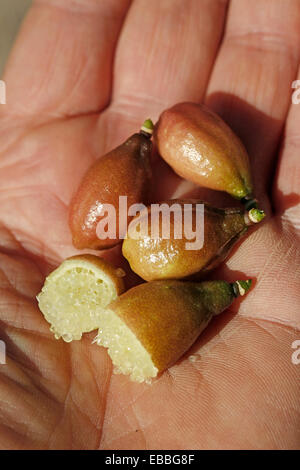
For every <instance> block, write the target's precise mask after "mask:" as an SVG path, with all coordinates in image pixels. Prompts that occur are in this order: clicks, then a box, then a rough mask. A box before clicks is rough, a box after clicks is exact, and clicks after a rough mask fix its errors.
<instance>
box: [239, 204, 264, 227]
mask: <svg viewBox="0 0 300 470" xmlns="http://www.w3.org/2000/svg"><path fill="white" fill-rule="evenodd" d="M265 217H266V213H265V211H263V210H261V209H255V208H253V209H250V211H248V212H245V214H244V219H245V224H246V225H248V226H249V225H253V224H258V223H259V222H261V221H262V220H263V219H264V218H265Z"/></svg>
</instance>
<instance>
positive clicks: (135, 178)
mask: <svg viewBox="0 0 300 470" xmlns="http://www.w3.org/2000/svg"><path fill="white" fill-rule="evenodd" d="M151 151H152V143H151V141H150V140H149V138H148V137H147V136H145V135H144V134H143V133H137V134H134V135H132V136H131V137H130V138H129V139H128V140H126V142H124V143H123V144H122V145H120V146H119V147H117V148H115V149H114V150H112V151H111V152H109V153H107V154H106V155H104V156H102V157H101V158H99V159H98V160H97V161H96V162H95V163H94V164H93V165H92V166H91V167H90V168H89V170H88V171H87V173H86V174H85V176H84V177H83V179H82V181H81V183H80V186H79V188H78V190H77V192H76V194H75V195H74V197H73V199H72V201H71V205H70V212H69V226H70V229H71V233H72V240H73V245H74V246H75V247H76V248H79V249H84V248H90V249H103V248H110V247H112V246H114V245H116V244H118V243H119V242H120V237H119V236H118V235H119V224H118V221H119V210H118V208H119V196H127V198H128V199H127V204H128V207H129V206H130V205H131V204H135V203H141V202H143V201H144V200H145V198H146V196H147V192H148V186H149V181H150V177H151V170H150V163H149V160H150V156H151ZM103 204H112V205H113V206H114V207H115V209H116V222H117V226H116V229H117V230H116V238H114V239H105V240H101V239H99V238H98V236H97V233H96V228H97V224H98V222H99V221H100V220H101V218H102V217H103V216H102V217H101V216H100V215H99V210H101V207H102V205H103ZM129 220H130V219H127V225H128V223H129ZM125 231H126V227H125Z"/></svg>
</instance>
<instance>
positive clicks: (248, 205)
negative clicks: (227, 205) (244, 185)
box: [241, 194, 257, 211]
mask: <svg viewBox="0 0 300 470" xmlns="http://www.w3.org/2000/svg"><path fill="white" fill-rule="evenodd" d="M241 203H242V204H244V206H245V209H246V210H247V211H249V210H250V209H253V208H254V209H257V199H255V198H253V197H252V196H251V195H250V194H249V195H248V196H245V197H243V198H242V199H241Z"/></svg>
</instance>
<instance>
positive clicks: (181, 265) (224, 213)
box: [122, 199, 248, 281]
mask: <svg viewBox="0 0 300 470" xmlns="http://www.w3.org/2000/svg"><path fill="white" fill-rule="evenodd" d="M164 204H167V205H168V206H169V207H170V206H172V205H173V204H179V207H181V208H183V207H184V204H191V207H192V210H193V213H195V211H196V207H197V204H203V205H204V241H203V246H202V248H200V249H197V250H190V249H186V243H187V242H191V240H188V239H187V238H186V237H185V236H184V230H182V234H183V237H182V238H181V239H179V238H175V237H174V233H175V231H174V222H175V223H177V222H178V219H177V221H176V219H175V217H172V216H171V218H170V220H171V227H170V238H169V239H164V238H163V237H162V236H161V231H160V232H159V237H158V238H153V237H152V236H151V227H150V220H151V211H152V210H153V208H151V206H149V207H148V208H147V210H146V211H145V212H144V213H143V216H144V217H148V221H149V226H148V229H147V230H146V231H145V232H144V231H142V230H141V232H140V236H139V238H135V237H134V236H132V237H131V236H130V233H131V225H130V226H129V228H128V232H127V238H126V239H125V240H124V242H123V247H122V251H123V255H124V256H125V258H126V259H127V261H128V262H129V264H130V266H131V269H132V270H133V271H134V272H135V273H137V274H138V275H139V276H140V277H142V278H143V279H144V280H146V281H151V280H156V279H181V278H184V277H188V276H191V275H193V274H195V273H199V272H200V271H201V272H207V271H210V270H211V269H213V268H215V267H216V266H217V265H218V264H220V263H221V262H222V261H223V260H224V258H225V257H226V256H227V255H228V253H229V252H230V250H231V248H232V247H233V245H234V244H235V243H236V241H237V240H238V239H239V238H240V237H242V236H243V235H244V234H245V233H246V231H247V228H248V227H247V225H246V222H245V218H244V212H243V210H241V209H239V208H232V209H218V208H215V207H213V206H211V205H209V204H207V203H204V202H203V201H195V200H180V199H178V200H177V199H174V200H170V201H165V202H164ZM136 219H137V218H135V219H133V221H132V224H134V223H135V220H136ZM182 220H184V218H182ZM193 220H194V214H193ZM161 227H162V222H161V219H160V229H161Z"/></svg>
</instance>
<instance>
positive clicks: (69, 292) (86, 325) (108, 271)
mask: <svg viewBox="0 0 300 470" xmlns="http://www.w3.org/2000/svg"><path fill="white" fill-rule="evenodd" d="M124 274H125V273H124V271H123V270H122V269H120V268H117V269H116V268H115V267H113V266H112V265H111V264H109V263H108V262H107V261H105V260H103V259H101V258H98V257H97V256H94V255H78V256H74V257H72V258H69V259H66V260H65V261H63V263H62V264H61V265H60V266H59V267H58V268H57V269H55V271H53V272H52V273H51V274H50V275H49V276H48V277H47V278H46V280H45V283H44V286H43V288H42V290H41V292H40V293H39V294H38V296H37V300H38V304H39V308H40V310H41V312H42V313H43V315H44V317H45V319H46V320H47V322H49V323H50V325H51V327H50V330H51V331H52V332H53V333H54V336H55V338H56V339H59V338H62V339H63V340H64V341H66V342H70V341H72V340H79V339H81V337H82V334H83V333H87V332H89V331H92V330H95V329H96V328H98V327H99V325H100V321H99V319H100V317H101V315H102V313H103V309H104V308H105V307H106V306H107V305H108V304H109V303H110V302H112V301H113V300H114V299H116V298H117V296H118V295H120V294H121V293H122V292H123V291H124V283H123V279H122V278H123V277H124Z"/></svg>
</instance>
